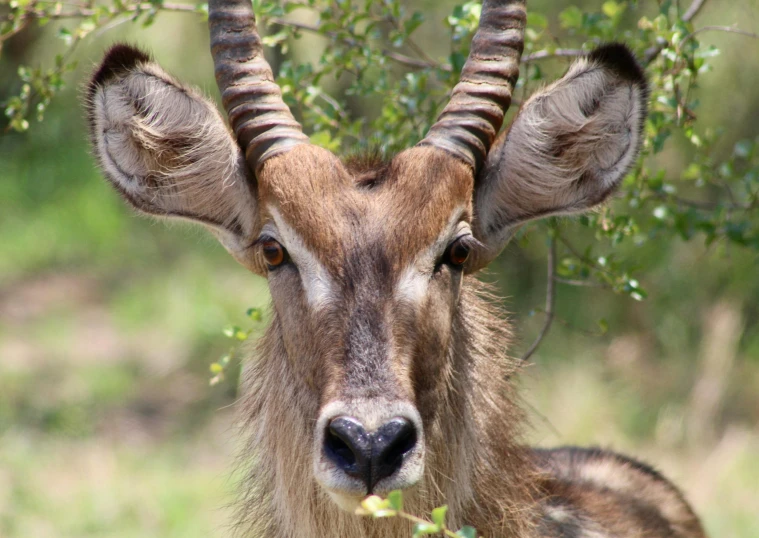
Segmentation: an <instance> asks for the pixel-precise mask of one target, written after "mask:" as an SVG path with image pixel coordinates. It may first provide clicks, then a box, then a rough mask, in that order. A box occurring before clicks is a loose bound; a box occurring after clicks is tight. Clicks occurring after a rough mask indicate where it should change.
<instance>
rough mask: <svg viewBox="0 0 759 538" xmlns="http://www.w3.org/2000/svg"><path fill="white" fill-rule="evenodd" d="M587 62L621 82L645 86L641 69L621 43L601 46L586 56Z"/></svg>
mask: <svg viewBox="0 0 759 538" xmlns="http://www.w3.org/2000/svg"><path fill="white" fill-rule="evenodd" d="M588 60H589V61H590V62H592V63H595V64H599V65H601V67H604V68H606V69H608V70H609V71H611V72H613V73H614V74H616V75H617V76H618V77H619V78H621V79H622V80H625V81H628V82H632V83H633V84H636V85H639V86H644V87H645V86H646V85H647V84H646V75H645V73H644V72H643V68H642V67H641V66H640V64H639V63H638V61H637V60H636V59H635V55H634V54H633V52H632V51H631V50H630V48H629V47H628V46H627V45H624V44H622V43H608V44H606V45H601V46H600V47H598V48H596V49H594V50H593V52H591V53H590V54H589V55H588Z"/></svg>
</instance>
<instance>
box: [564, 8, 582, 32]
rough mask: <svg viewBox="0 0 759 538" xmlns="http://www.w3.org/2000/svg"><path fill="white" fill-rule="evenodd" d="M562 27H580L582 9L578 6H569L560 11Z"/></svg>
mask: <svg viewBox="0 0 759 538" xmlns="http://www.w3.org/2000/svg"><path fill="white" fill-rule="evenodd" d="M559 21H561V27H562V28H567V29H569V28H580V27H581V26H582V11H580V8H579V7H577V6H569V7H568V8H567V9H565V10H564V11H562V12H561V13H559Z"/></svg>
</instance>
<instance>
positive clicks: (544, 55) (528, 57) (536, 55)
mask: <svg viewBox="0 0 759 538" xmlns="http://www.w3.org/2000/svg"><path fill="white" fill-rule="evenodd" d="M585 54H587V53H586V52H585V51H584V50H582V49H555V50H553V51H549V50H539V51H537V52H533V53H532V54H525V55H524V56H522V63H529V62H534V61H535V60H545V59H548V58H560V57H569V58H574V57H576V56H584V55H585Z"/></svg>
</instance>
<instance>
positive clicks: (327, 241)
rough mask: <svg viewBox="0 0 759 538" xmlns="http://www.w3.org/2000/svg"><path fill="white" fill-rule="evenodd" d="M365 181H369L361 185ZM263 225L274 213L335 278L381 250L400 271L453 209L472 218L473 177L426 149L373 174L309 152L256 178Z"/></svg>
mask: <svg viewBox="0 0 759 538" xmlns="http://www.w3.org/2000/svg"><path fill="white" fill-rule="evenodd" d="M367 178H369V179H367ZM258 186H259V196H260V201H261V206H262V208H263V209H264V216H263V218H264V220H266V219H267V218H269V217H268V216H267V215H266V213H265V212H266V208H267V207H276V208H277V210H278V212H279V213H280V214H281V215H282V217H283V218H284V219H285V220H286V221H287V223H288V224H289V225H290V226H291V227H292V228H293V229H294V230H295V231H296V232H298V234H299V235H300V236H301V238H302V239H303V241H304V243H305V244H306V246H308V248H309V249H310V250H311V251H312V252H314V253H315V254H316V256H317V257H318V258H319V259H320V261H321V262H322V263H323V264H324V265H325V266H326V267H328V268H330V270H331V271H332V272H333V273H334V274H340V273H341V267H342V266H343V265H344V263H345V261H346V259H347V258H348V257H349V256H355V255H360V254H361V253H362V252H364V251H367V249H370V248H382V250H383V254H384V255H386V256H387V261H388V262H389V264H390V266H391V267H392V268H394V269H398V268H401V267H404V266H405V265H406V264H407V263H408V262H409V260H410V259H412V258H413V257H414V255H415V254H416V253H418V252H419V251H420V250H422V249H423V248H425V247H427V246H429V244H430V243H432V242H433V241H434V240H435V239H436V238H437V237H438V235H439V234H440V232H441V231H442V230H443V229H444V227H445V226H446V224H447V223H448V222H449V220H450V218H451V214H452V213H453V212H454V210H456V209H457V208H463V209H464V218H468V217H469V216H470V215H471V208H470V205H471V194H472V186H473V175H472V172H471V169H470V168H469V167H468V166H467V165H466V164H464V163H462V162H460V161H458V160H456V159H455V158H453V157H450V156H449V155H447V154H445V153H444V152H442V151H441V150H439V149H436V148H432V147H419V148H412V149H409V150H406V151H404V152H402V153H400V154H399V155H397V156H396V157H395V158H393V159H392V161H390V162H389V163H381V162H379V163H377V164H376V165H375V167H374V168H371V169H367V168H366V167H355V166H345V165H344V164H343V163H342V162H341V161H340V160H339V159H338V158H337V157H335V156H334V155H333V154H332V153H330V152H328V151H326V150H324V149H322V148H319V147H316V146H309V145H302V146H297V147H295V148H293V149H292V150H291V151H289V152H288V153H286V154H283V155H281V156H278V157H273V158H272V159H270V160H268V161H267V162H266V163H265V164H264V166H263V167H262V168H261V170H260V171H259V174H258Z"/></svg>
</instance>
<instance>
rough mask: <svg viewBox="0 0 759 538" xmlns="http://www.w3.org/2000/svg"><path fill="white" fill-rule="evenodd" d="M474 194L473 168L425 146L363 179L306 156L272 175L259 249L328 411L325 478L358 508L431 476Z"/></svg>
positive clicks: (263, 196)
mask: <svg viewBox="0 0 759 538" xmlns="http://www.w3.org/2000/svg"><path fill="white" fill-rule="evenodd" d="M293 153H296V155H293ZM471 192H472V177H471V172H470V171H469V169H468V167H466V166H465V165H463V164H460V163H459V162H458V161H455V160H453V159H451V158H449V157H447V156H445V155H441V152H437V151H434V150H430V149H425V148H415V149H412V150H408V151H406V152H404V153H402V154H400V155H398V156H397V157H396V158H395V159H394V160H393V161H392V162H391V163H390V164H389V165H387V166H383V167H381V168H380V169H378V170H374V171H370V172H368V173H351V171H350V170H349V169H348V168H346V167H344V166H343V165H342V164H341V163H340V162H339V161H338V160H337V158H335V157H334V156H332V155H331V154H329V153H328V152H326V151H324V150H320V149H318V148H314V147H307V146H303V148H302V149H301V148H295V149H294V150H292V152H291V153H289V154H288V155H287V159H286V161H285V160H284V159H283V160H277V159H272V161H270V162H269V163H267V164H266V165H265V167H264V169H263V170H262V171H261V172H260V173H259V199H260V208H261V214H262V220H261V231H260V234H259V236H258V239H257V248H258V253H259V255H260V259H261V262H262V263H263V264H264V265H265V266H266V271H267V275H268V281H269V286H270V289H271V295H272V300H273V306H274V310H275V312H276V315H277V316H278V318H279V322H280V325H281V327H282V339H283V344H284V347H285V349H286V351H287V360H289V361H290V362H291V364H292V369H293V370H294V371H295V372H296V375H297V376H298V377H299V378H300V379H301V380H302V381H303V382H304V384H305V385H306V386H307V387H308V388H309V390H310V391H312V392H313V396H314V398H316V399H317V401H318V408H319V412H318V416H315V417H313V421H314V424H315V431H314V432H313V438H314V446H313V448H312V450H313V464H314V473H315V476H316V478H317V480H318V481H319V482H320V483H321V484H322V486H323V487H325V488H326V490H327V491H328V492H329V493H330V494H331V495H332V497H333V498H334V499H335V500H336V501H337V502H338V503H339V504H340V505H342V506H344V507H346V508H350V507H352V506H353V505H355V503H356V502H358V500H360V499H361V498H362V497H363V496H365V495H367V494H369V493H383V492H388V491H390V490H393V489H399V488H406V487H409V486H411V485H413V484H414V483H415V482H417V481H418V480H419V478H420V477H421V474H422V471H423V469H424V446H425V431H424V430H425V424H428V423H429V422H430V421H431V420H433V419H434V417H435V413H436V407H437V398H436V394H438V393H439V389H440V386H439V385H440V383H441V382H442V380H441V379H442V377H441V375H440V373H441V372H444V371H445V369H446V357H447V353H446V352H447V350H448V347H449V344H450V339H451V327H452V323H453V320H454V315H455V312H456V307H457V303H458V298H459V293H460V289H461V285H462V279H463V274H464V270H465V267H466V262H467V260H468V257H469V254H470V252H471V250H472V249H474V248H476V244H477V242H476V241H475V240H474V238H473V236H472V230H471V225H470V220H471V206H470V198H471Z"/></svg>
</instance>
